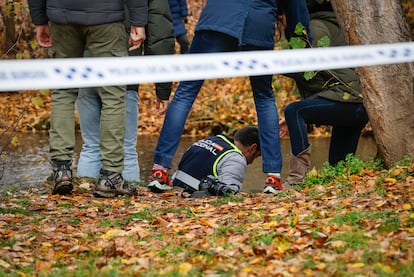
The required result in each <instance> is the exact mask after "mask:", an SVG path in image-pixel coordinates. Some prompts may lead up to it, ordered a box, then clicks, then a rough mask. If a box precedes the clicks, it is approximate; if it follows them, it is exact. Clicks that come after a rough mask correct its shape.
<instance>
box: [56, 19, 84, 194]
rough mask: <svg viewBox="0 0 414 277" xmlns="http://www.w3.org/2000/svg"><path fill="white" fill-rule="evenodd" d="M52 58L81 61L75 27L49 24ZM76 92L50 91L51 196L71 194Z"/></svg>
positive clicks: (79, 36) (80, 39)
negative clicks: (79, 59)
mask: <svg viewBox="0 0 414 277" xmlns="http://www.w3.org/2000/svg"><path fill="white" fill-rule="evenodd" d="M51 35H52V40H53V48H52V49H51V50H52V57H54V58H73V57H81V56H82V55H83V51H84V40H83V37H82V34H81V30H80V28H79V27H77V26H73V25H63V24H57V23H54V22H53V23H52V24H51ZM77 94H78V89H77V88H70V89H56V90H54V91H52V97H51V98H52V104H51V117H50V134H49V135H50V141H49V143H50V157H51V162H52V167H53V176H52V179H53V192H52V193H58V194H67V193H71V192H72V189H73V185H72V169H71V163H72V156H73V151H74V148H75V115H74V112H75V107H74V105H75V100H76V97H77Z"/></svg>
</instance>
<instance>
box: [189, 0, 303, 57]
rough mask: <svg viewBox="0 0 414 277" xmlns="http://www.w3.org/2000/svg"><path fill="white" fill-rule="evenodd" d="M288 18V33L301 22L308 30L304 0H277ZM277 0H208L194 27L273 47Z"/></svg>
mask: <svg viewBox="0 0 414 277" xmlns="http://www.w3.org/2000/svg"><path fill="white" fill-rule="evenodd" d="M279 1H283V3H282V4H283V6H284V9H285V12H286V17H287V24H288V28H287V34H288V36H289V35H290V34H292V33H293V32H292V31H293V30H294V28H295V26H296V24H297V23H299V22H301V23H302V24H303V25H304V26H305V27H306V28H307V30H308V32H309V30H310V29H309V13H308V9H307V6H306V0H279ZM277 2H278V1H277V0H208V1H207V4H206V5H205V7H204V9H203V11H202V12H201V15H200V19H199V21H198V24H197V26H196V31H201V30H210V31H217V32H221V33H224V34H227V35H230V36H232V37H234V38H237V39H238V40H239V43H240V45H245V44H248V45H255V46H260V47H264V48H268V49H273V47H274V36H275V26H276V18H277ZM309 33H310V32H309Z"/></svg>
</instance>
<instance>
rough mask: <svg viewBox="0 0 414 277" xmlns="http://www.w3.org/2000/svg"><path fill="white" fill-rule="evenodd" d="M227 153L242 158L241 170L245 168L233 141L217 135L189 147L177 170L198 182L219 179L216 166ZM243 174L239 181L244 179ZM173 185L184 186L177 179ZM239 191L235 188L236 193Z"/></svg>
mask: <svg viewBox="0 0 414 277" xmlns="http://www.w3.org/2000/svg"><path fill="white" fill-rule="evenodd" d="M229 153H237V155H240V156H241V157H243V159H242V160H243V168H245V166H247V164H246V161H245V158H244V156H243V154H242V152H241V151H240V150H239V149H238V148H237V147H236V146H235V145H234V141H233V139H232V138H229V137H227V136H225V135H218V136H212V137H207V138H205V139H201V140H199V141H197V142H195V143H194V144H193V145H191V146H190V147H189V148H188V149H187V151H186V152H185V153H184V155H183V157H182V158H181V161H180V163H179V165H178V170H179V171H183V172H185V173H187V174H189V175H190V176H192V177H193V178H195V179H197V180H198V181H200V180H201V179H203V178H205V177H207V176H208V175H213V176H215V177H216V178H219V177H220V176H219V172H218V168H217V166H218V164H219V162H220V161H221V160H222V159H223V158H224V157H225V156H226V155H228V154H229ZM244 173H245V172H243V176H241V179H242V178H243V177H244ZM173 183H174V186H183V185H185V183H183V182H182V181H180V180H178V179H177V178H174V179H173ZM229 185H231V184H229ZM237 185H241V184H237ZM184 187H185V186H184ZM239 189H240V188H237V191H238V190H239Z"/></svg>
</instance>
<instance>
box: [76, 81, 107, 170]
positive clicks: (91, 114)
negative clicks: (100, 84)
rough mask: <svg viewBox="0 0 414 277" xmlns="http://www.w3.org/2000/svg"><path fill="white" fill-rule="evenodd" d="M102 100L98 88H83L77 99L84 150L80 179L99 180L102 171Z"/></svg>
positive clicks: (79, 164)
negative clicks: (100, 144) (100, 137)
mask: <svg viewBox="0 0 414 277" xmlns="http://www.w3.org/2000/svg"><path fill="white" fill-rule="evenodd" d="M101 106H102V104H101V98H100V97H99V94H98V89H97V88H81V89H79V95H78V98H77V99H76V107H77V111H78V115H79V121H80V128H81V134H82V140H83V145H82V150H81V152H80V154H79V161H78V167H77V176H78V177H89V178H97V177H98V176H99V170H100V169H101V167H102V166H101V153H100V151H99V143H100V139H99V125H100V121H101Z"/></svg>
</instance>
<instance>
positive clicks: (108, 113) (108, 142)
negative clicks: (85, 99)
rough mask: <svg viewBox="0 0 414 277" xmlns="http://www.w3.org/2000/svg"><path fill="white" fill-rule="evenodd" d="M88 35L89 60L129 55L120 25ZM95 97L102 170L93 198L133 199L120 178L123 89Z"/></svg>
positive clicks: (105, 89) (107, 88)
mask: <svg viewBox="0 0 414 277" xmlns="http://www.w3.org/2000/svg"><path fill="white" fill-rule="evenodd" d="M87 35H88V39H87V41H88V49H89V51H90V55H91V57H123V56H127V55H128V53H127V49H126V47H125V41H126V32H125V27H124V24H123V22H117V23H109V24H102V25H95V26H89V27H87ZM98 93H99V96H100V98H101V102H102V108H101V122H100V133H99V134H100V135H99V137H100V152H101V159H102V161H101V162H102V169H101V172H100V177H99V180H98V182H97V184H96V186H95V195H97V196H101V197H114V196H116V195H119V194H127V195H136V193H137V191H136V188H135V187H134V186H130V185H129V184H128V183H127V182H125V181H124V179H123V177H122V174H121V173H122V171H123V168H124V137H125V94H126V86H105V87H99V88H98Z"/></svg>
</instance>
